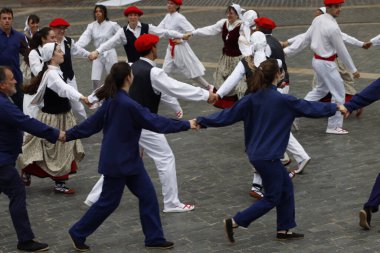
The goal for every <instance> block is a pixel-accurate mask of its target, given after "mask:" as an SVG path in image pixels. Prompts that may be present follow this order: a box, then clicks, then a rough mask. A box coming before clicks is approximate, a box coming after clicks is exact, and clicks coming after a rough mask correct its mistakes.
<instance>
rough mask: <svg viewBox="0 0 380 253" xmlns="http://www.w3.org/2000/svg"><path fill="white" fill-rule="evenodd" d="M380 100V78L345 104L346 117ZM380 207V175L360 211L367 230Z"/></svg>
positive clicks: (360, 221) (361, 223)
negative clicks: (373, 215) (373, 214)
mask: <svg viewBox="0 0 380 253" xmlns="http://www.w3.org/2000/svg"><path fill="white" fill-rule="evenodd" d="M379 99H380V78H379V79H377V80H375V81H374V82H373V83H371V84H370V85H368V86H367V87H366V88H365V89H364V90H362V91H361V92H360V93H357V94H356V95H355V96H353V97H352V98H351V100H350V101H349V102H347V103H345V104H344V106H345V107H346V111H345V117H348V116H349V114H351V113H352V112H353V111H355V110H358V109H361V108H363V107H365V106H367V105H370V104H372V103H373V102H375V101H377V100H379ZM379 205H380V173H379V174H378V175H377V178H376V181H375V184H374V185H373V187H372V191H371V195H370V196H369V199H368V201H367V202H366V203H365V204H364V206H363V209H362V210H360V211H359V225H360V226H361V227H362V228H364V229H365V230H369V229H370V228H371V218H372V213H375V212H377V211H378V210H379Z"/></svg>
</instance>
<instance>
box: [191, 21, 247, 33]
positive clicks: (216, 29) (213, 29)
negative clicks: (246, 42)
mask: <svg viewBox="0 0 380 253" xmlns="http://www.w3.org/2000/svg"><path fill="white" fill-rule="evenodd" d="M226 23H227V30H228V31H229V32H230V31H232V30H233V29H235V27H236V26H238V25H240V24H241V23H242V21H241V20H240V19H238V20H236V21H235V22H234V23H232V24H230V23H229V22H228V20H227V19H226V18H223V19H221V20H219V21H218V22H216V24H214V25H210V26H205V27H202V28H198V29H196V30H195V31H193V32H192V34H193V36H195V35H199V36H213V35H217V34H219V33H221V32H222V31H223V26H224V24H226ZM240 30H241V31H242V27H240Z"/></svg>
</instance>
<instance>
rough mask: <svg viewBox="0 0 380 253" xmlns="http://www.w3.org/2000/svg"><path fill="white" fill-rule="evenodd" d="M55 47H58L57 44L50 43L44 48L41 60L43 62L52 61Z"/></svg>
mask: <svg viewBox="0 0 380 253" xmlns="http://www.w3.org/2000/svg"><path fill="white" fill-rule="evenodd" d="M55 45H56V43H54V42H50V43H46V44H45V45H44V46H43V47H42V51H41V60H42V61H43V62H48V61H50V60H51V58H52V57H53V54H54V48H55Z"/></svg>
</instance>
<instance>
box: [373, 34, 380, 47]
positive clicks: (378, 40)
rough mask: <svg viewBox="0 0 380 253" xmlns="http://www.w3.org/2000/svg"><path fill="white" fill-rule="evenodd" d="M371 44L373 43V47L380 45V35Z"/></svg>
mask: <svg viewBox="0 0 380 253" xmlns="http://www.w3.org/2000/svg"><path fill="white" fill-rule="evenodd" d="M371 42H372V45H374V46H378V45H380V34H379V35H377V36H376V37H374V38H372V39H371Z"/></svg>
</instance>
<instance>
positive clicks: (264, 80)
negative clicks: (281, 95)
mask: <svg viewBox="0 0 380 253" xmlns="http://www.w3.org/2000/svg"><path fill="white" fill-rule="evenodd" d="M279 71H280V68H279V66H278V62H277V60H276V59H268V60H266V61H263V62H262V63H261V64H260V66H259V67H258V68H256V70H255V73H254V74H253V76H252V78H251V79H249V80H247V86H248V92H256V91H258V90H261V89H265V88H267V87H269V86H270V85H272V82H273V80H274V79H275V77H276V74H277V73H278V72H279Z"/></svg>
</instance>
